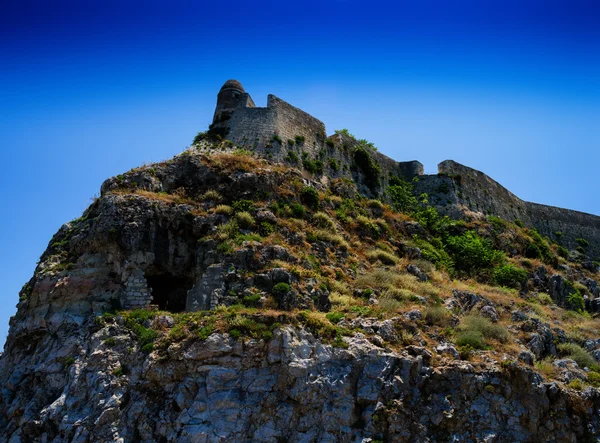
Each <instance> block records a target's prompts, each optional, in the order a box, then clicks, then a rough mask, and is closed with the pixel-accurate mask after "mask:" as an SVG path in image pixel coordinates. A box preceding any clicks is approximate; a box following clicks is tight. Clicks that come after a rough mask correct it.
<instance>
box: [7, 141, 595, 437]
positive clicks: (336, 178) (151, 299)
mask: <svg viewBox="0 0 600 443" xmlns="http://www.w3.org/2000/svg"><path fill="white" fill-rule="evenodd" d="M337 137H339V140H340V144H343V145H346V147H345V148H343V149H345V151H346V153H345V154H340V155H343V156H345V157H344V158H346V160H345V161H347V162H348V164H349V168H348V174H347V175H344V174H338V175H336V174H333V173H332V174H324V173H323V170H322V168H323V164H322V163H321V165H319V164H316V165H315V161H316V160H314V159H310V158H305V159H301V158H294V157H293V156H292V157H289V158H287V159H284V160H281V159H279V161H277V162H274V161H271V160H270V159H269V158H268V156H266V155H264V153H263V155H260V156H259V155H257V154H256V153H253V152H250V151H247V150H245V149H241V148H239V147H238V146H235V145H234V143H232V142H231V141H228V140H226V139H220V138H219V137H211V136H210V134H200V135H199V136H198V137H197V138H196V140H195V144H194V145H193V146H192V148H190V149H188V150H186V151H185V152H183V153H182V154H180V155H178V156H176V157H175V158H173V159H172V160H169V161H166V162H163V163H159V164H152V165H148V166H144V167H141V168H137V169H134V170H132V171H129V172H127V173H124V174H123V175H119V176H117V177H114V178H111V179H109V180H107V181H106V182H105V183H104V184H103V185H102V189H101V191H102V192H101V196H100V197H99V198H98V199H97V200H96V201H95V202H94V203H93V204H92V205H91V206H90V207H89V208H88V209H87V210H86V211H85V212H84V214H83V215H82V217H80V218H78V219H76V220H73V221H71V222H69V223H66V224H65V225H63V226H62V227H61V229H60V230H59V231H58V232H57V233H56V234H55V236H54V237H53V238H52V240H51V241H50V243H49V245H48V248H47V249H46V251H45V252H44V254H43V255H42V257H41V259H40V262H39V264H38V266H37V268H36V270H35V273H34V275H33V277H32V278H31V280H30V281H29V282H27V283H26V284H25V285H24V287H23V289H22V291H21V293H20V294H19V304H18V312H17V314H16V316H15V317H14V318H12V319H11V324H10V333H9V336H8V339H7V342H6V345H5V349H4V353H3V355H2V357H0V386H1V394H0V440H2V441H8V442H13V443H16V442H30V441H33V442H38V441H39V442H95V441H126V442H129V441H131V442H133V441H143V442H153V441H158V442H175V441H176V442H233V441H235V442H237V441H239V442H250V441H256V442H282V441H289V442H326V441H331V442H338V441H339V442H361V441H362V442H369V441H371V442H374V441H385V442H396V441H398V442H416V441H457V442H458V441H461V442H479V441H482V442H483V441H487V442H492V441H497V442H526V441H531V442H534V441H560V442H569V441H572V442H575V441H597V440H598V438H599V436H600V414H599V413H598V410H599V407H600V394H599V391H598V389H597V388H596V387H597V386H600V366H599V363H598V362H599V361H600V338H599V337H598V327H599V326H600V320H598V319H597V318H596V312H597V311H598V310H599V309H600V299H599V296H600V289H599V287H598V283H597V280H598V278H599V276H598V264H597V263H596V262H594V261H593V260H592V259H591V254H590V253H589V251H588V250H587V248H588V247H589V244H586V239H585V238H581V239H580V241H579V244H578V245H577V248H572V249H571V250H569V249H567V248H566V247H565V246H563V245H561V244H559V242H557V240H556V239H549V238H548V237H545V236H543V235H541V234H540V233H539V232H538V231H536V230H535V229H533V228H528V227H526V226H525V225H524V224H523V223H520V222H519V221H516V222H513V221H509V220H504V219H501V218H499V217H496V216H489V217H482V216H481V214H478V215H477V216H474V217H470V218H469V217H468V214H465V213H461V214H460V219H455V220H453V219H450V218H448V217H444V216H442V215H440V213H439V212H438V211H437V210H436V208H435V207H434V206H432V205H431V204H432V203H430V202H429V201H428V197H427V196H425V195H422V194H421V193H420V191H419V190H418V184H417V183H412V182H411V181H410V180H409V178H410V177H409V176H410V174H408V176H407V174H404V173H402V171H398V173H397V174H388V175H387V176H386V177H385V180H383V179H381V180H380V179H379V177H376V176H375V175H376V174H374V171H376V170H377V167H376V165H375V163H374V161H373V160H372V159H373V158H374V157H375V156H376V155H377V154H375V153H374V152H375V151H373V149H372V147H371V146H369V145H368V144H365V143H362V142H359V141H356V140H354V143H350V142H352V141H353V140H352V139H349V142H348V143H344V142H343V140H344V137H350V136H349V135H348V134H346V133H339V134H338V135H337ZM334 146H336V144H335V143H334ZM357 152H358V153H359V154H357ZM340 158H341V157H340ZM303 160H304V161H303ZM336 163H338V162H336ZM339 163H341V160H340V161H339ZM315 166H316V169H315ZM319 167H320V168H321V171H319ZM327 167H328V168H330V169H334V163H333V162H332V163H331V164H328V165H327ZM374 187H376V188H377V189H378V193H377V195H376V196H377V197H378V198H377V199H374V198H372V197H374V196H375V195H374V194H373V193H372V192H370V191H369V190H372V189H374ZM436 206H438V205H437V204H436ZM567 246H568V245H567ZM576 249H577V250H576Z"/></svg>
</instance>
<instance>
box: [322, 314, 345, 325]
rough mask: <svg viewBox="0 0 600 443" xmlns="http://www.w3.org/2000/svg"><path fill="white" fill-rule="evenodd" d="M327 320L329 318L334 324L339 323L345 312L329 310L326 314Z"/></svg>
mask: <svg viewBox="0 0 600 443" xmlns="http://www.w3.org/2000/svg"><path fill="white" fill-rule="evenodd" d="M325 317H327V320H329V321H330V322H331V323H333V324H338V323H339V322H340V321H341V320H342V318H344V314H343V313H342V312H329V313H327V314H326V315H325Z"/></svg>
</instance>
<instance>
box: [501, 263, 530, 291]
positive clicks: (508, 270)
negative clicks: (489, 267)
mask: <svg viewBox="0 0 600 443" xmlns="http://www.w3.org/2000/svg"><path fill="white" fill-rule="evenodd" d="M526 279H527V272H525V270H524V269H521V268H517V267H516V266H514V265H512V264H506V265H501V266H498V267H496V268H495V269H494V282H496V284H498V285H500V286H508V287H510V288H519V287H521V284H522V283H523V282H524V281H525V280H526Z"/></svg>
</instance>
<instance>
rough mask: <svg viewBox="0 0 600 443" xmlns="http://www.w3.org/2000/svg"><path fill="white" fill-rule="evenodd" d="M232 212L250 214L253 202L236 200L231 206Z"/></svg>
mask: <svg viewBox="0 0 600 443" xmlns="http://www.w3.org/2000/svg"><path fill="white" fill-rule="evenodd" d="M231 207H232V208H233V211H234V212H251V211H253V210H254V202H253V201H252V200H237V201H234V202H233V204H232V205H231Z"/></svg>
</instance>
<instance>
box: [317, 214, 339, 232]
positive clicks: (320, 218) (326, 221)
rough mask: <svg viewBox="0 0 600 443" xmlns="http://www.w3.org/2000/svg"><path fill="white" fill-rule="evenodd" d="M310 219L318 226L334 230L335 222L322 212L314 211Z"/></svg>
mask: <svg viewBox="0 0 600 443" xmlns="http://www.w3.org/2000/svg"><path fill="white" fill-rule="evenodd" d="M312 221H313V223H314V224H315V225H317V226H319V227H320V228H325V229H331V230H332V231H333V230H335V222H334V221H333V220H332V219H331V217H329V215H327V214H326V213H324V212H315V213H314V214H313V218H312Z"/></svg>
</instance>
